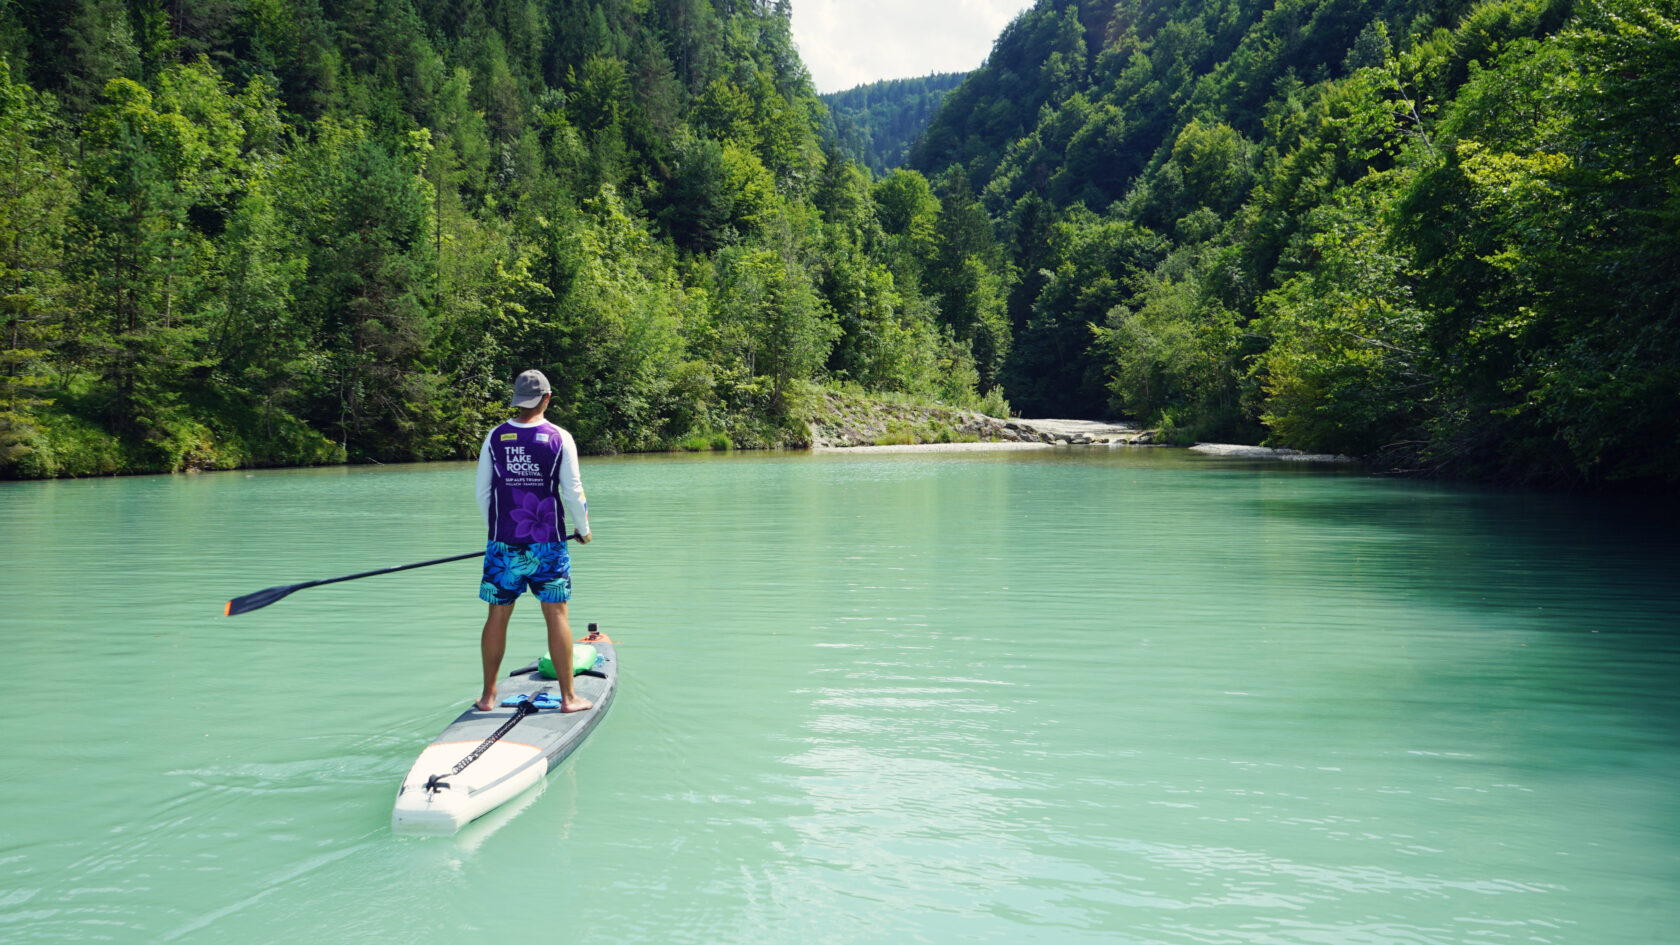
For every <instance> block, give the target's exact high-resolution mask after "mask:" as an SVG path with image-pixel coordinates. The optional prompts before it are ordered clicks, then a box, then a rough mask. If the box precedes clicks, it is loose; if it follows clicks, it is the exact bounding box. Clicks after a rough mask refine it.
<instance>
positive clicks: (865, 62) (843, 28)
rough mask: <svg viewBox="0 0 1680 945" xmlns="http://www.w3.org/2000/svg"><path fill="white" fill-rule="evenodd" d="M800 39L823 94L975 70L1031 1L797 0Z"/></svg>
mask: <svg viewBox="0 0 1680 945" xmlns="http://www.w3.org/2000/svg"><path fill="white" fill-rule="evenodd" d="M792 2H793V41H794V43H796V44H797V45H798V46H799V57H800V58H801V59H803V60H805V68H807V69H809V70H811V79H812V80H813V81H814V82H815V83H816V86H817V91H818V92H822V93H828V92H843V91H845V90H846V89H849V88H852V87H853V86H857V85H863V84H865V83H868V82H875V81H878V80H880V79H909V78H914V77H916V76H924V75H927V74H928V73H930V72H968V71H970V70H972V69H975V68H977V67H978V66H979V65H980V63H982V62H984V61H985V59H986V56H987V55H988V54H989V53H991V51H992V41H993V40H995V39H997V36H998V34H999V33H1001V32H1003V28H1004V27H1005V26H1007V25H1009V21H1010V20H1013V19H1015V15H1016V14H1018V13H1020V12H1021V11H1022V10H1025V9H1027V8H1028V7H1030V6H1032V3H1031V2H1030V0H792Z"/></svg>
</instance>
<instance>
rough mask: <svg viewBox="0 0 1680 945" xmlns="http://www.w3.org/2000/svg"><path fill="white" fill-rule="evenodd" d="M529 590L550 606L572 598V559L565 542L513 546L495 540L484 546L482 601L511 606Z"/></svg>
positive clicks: (479, 592)
mask: <svg viewBox="0 0 1680 945" xmlns="http://www.w3.org/2000/svg"><path fill="white" fill-rule="evenodd" d="M527 587H529V588H530V589H531V593H533V594H535V595H537V600H540V601H547V602H548V603H550V604H555V603H560V602H562V601H568V600H571V599H572V556H571V555H570V554H568V553H567V552H566V543H565V542H563V541H541V542H537V543H536V544H532V545H510V544H508V543H506V542H501V541H492V542H490V543H489V544H487V545H485V547H484V580H483V582H482V583H480V584H479V585H478V596H479V599H480V600H484V601H488V602H489V603H492V604H511V603H513V602H514V601H516V600H518V599H519V595H520V594H523V593H525V588H527Z"/></svg>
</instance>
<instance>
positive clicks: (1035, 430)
mask: <svg viewBox="0 0 1680 945" xmlns="http://www.w3.org/2000/svg"><path fill="white" fill-rule="evenodd" d="M808 426H809V428H810V443H809V446H810V448H811V449H813V450H847V451H867V452H880V453H887V452H937V451H947V450H963V449H1048V448H1050V447H1054V446H1111V447H1112V446H1154V445H1157V443H1156V431H1154V430H1145V429H1142V428H1141V427H1139V426H1138V425H1137V424H1135V423H1131V422H1128V421H1102V420H1028V419H1023V418H1010V419H1002V418H999V417H988V416H986V415H985V414H982V413H976V412H975V411H972V410H958V409H955V408H950V407H927V406H921V405H915V404H897V403H891V402H887V401H880V400H867V399H863V398H858V397H848V396H845V395H842V394H838V393H835V392H832V391H825V392H823V394H822V403H821V405H820V407H819V410H818V416H817V417H816V418H815V419H813V420H811V421H810V422H809V424H808ZM1189 449H1190V451H1191V452H1194V453H1201V454H1203V455H1206V456H1222V457H1229V458H1235V459H1265V460H1278V461H1284V462H1297V463H1352V462H1355V460H1353V459H1352V458H1350V457H1347V456H1335V455H1330V454H1325V453H1304V452H1301V451H1300V450H1292V449H1274V448H1272V447H1266V446H1245V445H1239V444H1231V443H1197V444H1196V445H1194V446H1192V447H1190V448H1189Z"/></svg>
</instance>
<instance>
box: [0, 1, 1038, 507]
mask: <svg viewBox="0 0 1680 945" xmlns="http://www.w3.org/2000/svg"><path fill="white" fill-rule="evenodd" d="M0 15H3V16H4V20H3V22H0V36H3V41H0V53H3V56H0V58H3V63H0V142H3V154H4V156H5V159H4V165H3V169H0V299H3V302H0V312H3V314H0V318H3V320H4V321H3V330H4V336H3V340H0V361H3V365H0V366H3V374H4V376H3V389H0V475H4V476H7V477H14V478H16V477H45V476H63V475H90V474H99V473H110V472H120V471H170V470H180V469H185V468H229V467H236V466H250V465H290V464H308V463H322V462H337V461H351V462H360V461H377V462H390V461H400V460H422V459H434V458H460V457H470V456H472V455H475V453H476V449H477V443H478V441H479V439H480V438H481V437H482V435H483V431H484V429H486V428H487V426H488V425H490V424H492V423H494V422H497V421H499V420H500V419H503V418H505V416H506V414H507V411H508V408H507V406H506V396H507V385H508V383H509V379H510V378H512V376H513V375H514V374H515V373H517V372H518V371H519V370H521V369H525V368H529V367H539V368H541V369H543V370H544V371H545V372H546V373H548V375H549V377H550V378H551V379H552V380H553V382H554V385H555V398H554V404H553V407H552V408H551V416H553V417H554V418H555V419H556V420H558V421H559V422H561V423H564V424H565V425H567V426H568V427H569V428H570V429H571V430H572V431H573V433H574V434H575V435H576V436H577V439H578V441H579V443H580V445H581V448H583V449H585V450H588V451H591V452H612V451H621V450H650V449H670V448H702V449H703V448H716V447H719V446H730V445H733V446H743V447H751V446H764V445H774V444H778V443H783V442H799V441H801V439H802V438H803V437H804V436H806V430H805V428H804V425H803V422H802V420H801V419H800V417H801V416H802V413H801V412H802V411H803V410H805V409H806V407H805V405H804V404H803V403H802V402H803V401H805V400H807V399H809V398H810V397H811V391H812V385H813V384H816V383H821V384H826V385H832V386H838V387H843V388H846V389H848V390H854V391H858V392H867V393H870V394H875V395H883V396H892V397H902V398H910V399H912V400H913V401H921V402H939V403H946V404H954V405H965V406H970V407H985V408H986V409H988V410H990V411H992V412H994V413H1003V412H1006V411H1007V407H1006V405H1004V404H1003V402H1002V401H1001V400H1000V399H999V397H1000V395H999V394H998V392H997V390H996V387H997V384H996V379H995V377H993V376H991V375H990V374H985V373H982V369H981V367H980V365H979V364H978V363H977V361H976V359H975V357H974V356H973V355H971V354H970V351H971V349H972V347H973V345H972V341H971V339H970V338H969V337H968V333H967V332H966V331H965V328H964V326H963V325H961V324H960V323H955V322H953V321H952V319H951V318H950V317H949V316H948V315H946V314H942V313H948V312H958V311H962V310H963V307H964V305H965V299H966V296H967V295H968V294H972V293H974V292H977V291H986V292H991V293H993V294H994V295H996V296H997V297H999V298H1001V294H1000V293H1001V292H1002V287H1001V283H999V282H997V281H996V278H995V277H989V281H986V282H984V283H983V284H982V285H981V286H980V287H979V288H978V289H977V288H976V287H975V286H973V285H971V280H970V278H969V277H970V273H969V269H968V265H967V263H968V261H967V260H966V259H964V258H958V257H952V256H951V254H950V253H949V252H946V251H944V250H943V249H941V248H943V247H948V246H954V245H957V242H956V241H957V240H959V239H965V238H967V236H968V235H969V234H971V233H973V232H980V231H986V232H989V229H990V222H989V221H988V220H987V219H986V218H985V216H984V214H983V213H982V212H981V211H980V210H979V208H978V205H977V204H975V203H974V202H973V201H972V200H971V199H965V200H959V201H956V202H954V203H949V204H947V203H945V202H942V200H941V197H940V189H939V186H937V185H934V184H930V183H929V181H927V180H926V179H925V178H924V177H923V176H922V175H920V174H916V173H913V172H908V171H905V172H900V173H897V174H894V175H891V176H888V177H886V178H884V179H881V180H874V179H872V178H871V176H870V174H869V173H868V171H867V170H864V169H862V168H860V167H858V166H857V165H855V164H854V163H852V162H849V161H847V160H844V159H842V158H838V157H836V156H834V155H833V154H831V153H829V152H828V151H827V150H825V148H824V141H823V138H822V137H821V134H820V129H821V127H822V123H823V120H824V109H823V108H822V105H821V103H820V102H819V101H818V100H817V98H816V95H815V93H814V91H813V89H812V86H811V82H810V79H809V76H808V75H807V73H806V72H805V69H804V67H803V65H802V64H801V63H800V60H799V57H798V55H797V53H796V52H795V50H794V47H793V45H792V41H791V39H790V35H789V17H790V10H789V8H788V6H787V4H786V2H785V0H783V2H777V3H774V4H771V3H761V2H754V0H656V2H649V0H604V2H585V0H543V2H535V0H328V2H325V3H321V2H317V0H170V2H163V0H74V2H70V3H60V2H46V0H23V2H13V3H9V4H6V5H4V6H0ZM965 196H966V195H965ZM936 249H940V251H937V252H936V251H935V250H936ZM988 396H989V398H990V399H989V400H988V399H987V398H988Z"/></svg>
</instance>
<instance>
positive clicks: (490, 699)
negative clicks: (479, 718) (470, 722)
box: [473, 692, 496, 712]
mask: <svg viewBox="0 0 1680 945" xmlns="http://www.w3.org/2000/svg"><path fill="white" fill-rule="evenodd" d="M495 707H496V694H495V693H493V692H492V693H490V694H489V695H487V696H479V697H478V701H477V702H474V703H473V708H475V709H477V710H478V711H480V712H489V711H490V710H491V709H494V708H495Z"/></svg>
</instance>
